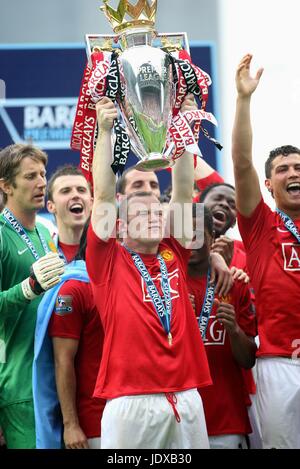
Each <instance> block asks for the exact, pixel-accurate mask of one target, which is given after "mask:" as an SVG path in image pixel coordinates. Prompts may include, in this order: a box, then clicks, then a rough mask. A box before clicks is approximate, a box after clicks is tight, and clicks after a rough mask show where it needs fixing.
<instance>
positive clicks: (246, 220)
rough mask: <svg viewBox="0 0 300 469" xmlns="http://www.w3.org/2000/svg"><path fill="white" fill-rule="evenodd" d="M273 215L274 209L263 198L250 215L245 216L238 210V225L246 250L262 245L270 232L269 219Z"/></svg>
mask: <svg viewBox="0 0 300 469" xmlns="http://www.w3.org/2000/svg"><path fill="white" fill-rule="evenodd" d="M273 216H274V214H273V212H272V210H271V209H270V207H269V206H268V205H267V204H265V202H264V200H263V199H261V201H260V202H259V204H258V205H257V207H256V209H255V210H254V212H253V213H252V215H251V216H250V217H244V216H243V215H241V214H240V213H239V212H238V214H237V219H238V226H239V230H240V234H241V237H242V239H243V242H244V246H245V249H246V251H248V252H250V251H252V250H253V249H255V248H256V247H257V246H259V245H260V243H261V240H262V239H263V237H264V236H265V235H266V234H268V233H269V230H268V226H270V223H269V221H270V219H272V218H273Z"/></svg>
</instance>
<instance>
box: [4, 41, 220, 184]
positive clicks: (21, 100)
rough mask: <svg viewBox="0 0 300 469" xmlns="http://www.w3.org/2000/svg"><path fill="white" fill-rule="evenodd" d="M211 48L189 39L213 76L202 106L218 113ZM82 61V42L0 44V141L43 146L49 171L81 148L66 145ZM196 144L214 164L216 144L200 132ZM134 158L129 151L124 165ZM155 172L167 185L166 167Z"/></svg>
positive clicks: (196, 56)
mask: <svg viewBox="0 0 300 469" xmlns="http://www.w3.org/2000/svg"><path fill="white" fill-rule="evenodd" d="M213 54H214V51H213V46H212V45H209V44H202V43H194V44H193V43H191V56H192V61H193V63H194V64H195V65H198V66H199V67H201V68H202V69H203V70H205V72H207V73H208V74H209V75H210V76H211V78H212V86H210V88H209V101H208V103H207V108H206V109H207V111H208V112H212V113H213V114H214V115H215V116H216V117H217V118H218V113H217V112H216V111H217V109H216V106H217V96H216V75H215V71H214V55H213ZM85 64H86V53H85V48H84V46H80V45H69V44H62V45H53V46H52V45H51V46H49V45H45V44H42V45H34V46H27V47H26V46H24V45H21V46H18V45H13V46H10V45H3V46H1V45H0V83H1V96H0V147H1V148H3V147H5V146H6V145H9V144H11V143H17V142H31V143H33V144H34V145H37V146H39V147H40V148H42V149H44V150H46V152H47V153H48V155H49V165H48V177H49V176H50V175H51V173H52V172H53V171H54V170H55V169H56V167H57V166H59V165H62V164H66V163H73V164H76V165H78V164H79V153H78V152H74V151H72V150H71V149H70V137H71V131H72V126H73V121H74V115H75V111H76V104H77V99H78V94H79V89H80V84H81V79H82V73H83V70H84V67H85ZM2 98H4V99H2ZM205 127H206V128H207V130H208V131H209V133H210V135H211V136H212V137H216V138H218V135H216V132H217V130H216V128H215V127H214V126H212V125H211V124H210V123H206V125H205ZM199 147H200V149H201V152H202V154H203V155H204V157H205V159H206V161H208V163H209V164H211V165H212V166H213V167H215V168H217V167H218V164H217V160H218V158H220V155H218V154H217V152H218V150H217V149H216V148H215V146H214V145H212V144H211V143H210V142H209V141H208V140H207V139H206V138H204V136H203V135H202V134H200V140H199ZM136 162H137V159H136V157H135V156H133V155H131V156H130V158H129V160H128V162H127V166H132V165H134V164H135V163H136ZM159 178H160V182H161V185H162V189H164V188H166V186H167V185H168V184H169V181H170V176H169V173H168V172H167V171H165V170H163V171H161V172H160V173H159Z"/></svg>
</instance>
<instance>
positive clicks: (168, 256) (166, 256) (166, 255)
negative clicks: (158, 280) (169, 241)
mask: <svg viewBox="0 0 300 469" xmlns="http://www.w3.org/2000/svg"><path fill="white" fill-rule="evenodd" d="M160 255H161V257H162V258H163V260H164V261H166V262H170V261H172V260H173V259H174V253H173V251H170V250H169V249H164V250H163V251H161V253H160Z"/></svg>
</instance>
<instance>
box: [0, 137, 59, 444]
mask: <svg viewBox="0 0 300 469" xmlns="http://www.w3.org/2000/svg"><path fill="white" fill-rule="evenodd" d="M46 164H47V155H46V154H45V153H44V152H42V151H41V150H39V149H38V148H35V147H33V146H32V145H26V144H25V145H23V144H16V145H11V146H9V147H6V148H4V149H3V150H2V151H1V152H0V190H1V192H2V193H3V196H4V200H5V207H4V210H3V212H2V214H1V215H0V350H1V356H0V427H2V430H3V433H4V437H5V440H6V443H7V447H8V448H35V425H34V412H33V403H32V362H33V352H34V350H33V348H34V347H33V346H34V331H35V322H36V312H37V307H38V304H39V301H40V295H41V294H42V293H43V292H44V291H46V290H48V289H50V288H52V287H53V286H54V285H56V284H57V283H58V282H59V280H60V275H61V274H62V273H63V271H64V267H63V262H62V261H61V259H59V256H58V254H57V253H56V252H51V251H52V250H53V251H56V249H55V246H54V245H53V243H52V240H51V237H50V234H49V232H48V230H46V228H45V227H43V226H42V225H41V224H39V223H37V224H36V213H37V212H38V210H40V209H41V208H43V207H44V203H45V192H46V169H45V166H46Z"/></svg>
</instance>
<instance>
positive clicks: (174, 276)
mask: <svg viewBox="0 0 300 469" xmlns="http://www.w3.org/2000/svg"><path fill="white" fill-rule="evenodd" d="M168 274H169V275H168V278H169V283H170V294H171V299H172V300H174V299H175V298H179V292H178V279H179V269H175V270H173V272H168ZM141 280H142V291H143V301H144V302H145V303H147V302H150V303H152V300H151V297H150V295H149V293H148V291H147V286H146V284H145V282H144V280H143V279H141ZM152 280H153V282H154V283H155V284H156V285H157V284H158V282H159V283H161V274H160V273H159V274H158V275H157V276H156V277H152Z"/></svg>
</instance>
